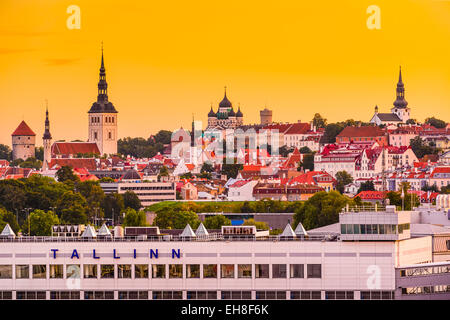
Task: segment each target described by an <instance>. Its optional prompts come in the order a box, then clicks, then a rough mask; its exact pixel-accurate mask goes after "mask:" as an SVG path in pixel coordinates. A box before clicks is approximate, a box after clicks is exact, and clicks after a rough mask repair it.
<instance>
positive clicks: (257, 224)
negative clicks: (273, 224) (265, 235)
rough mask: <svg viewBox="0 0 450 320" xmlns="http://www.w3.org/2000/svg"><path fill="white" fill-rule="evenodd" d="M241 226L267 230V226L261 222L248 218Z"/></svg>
mask: <svg viewBox="0 0 450 320" xmlns="http://www.w3.org/2000/svg"><path fill="white" fill-rule="evenodd" d="M242 225H243V226H255V227H256V229H257V230H269V225H268V224H267V223H265V222H263V221H255V219H253V218H250V219H247V220H245V221H244V223H243V224H242Z"/></svg>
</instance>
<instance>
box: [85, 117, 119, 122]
mask: <svg viewBox="0 0 450 320" xmlns="http://www.w3.org/2000/svg"><path fill="white" fill-rule="evenodd" d="M100 122H101V117H91V123H100ZM105 123H114V117H105Z"/></svg>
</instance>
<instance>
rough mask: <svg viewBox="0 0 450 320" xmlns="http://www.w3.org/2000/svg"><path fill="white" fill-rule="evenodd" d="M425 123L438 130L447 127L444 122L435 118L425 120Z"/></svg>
mask: <svg viewBox="0 0 450 320" xmlns="http://www.w3.org/2000/svg"><path fill="white" fill-rule="evenodd" d="M425 123H426V124H429V125H430V126H433V127H435V128H438V129H442V128H445V127H446V126H447V123H446V122H445V121H444V120H440V119H437V118H435V117H431V118H426V119H425Z"/></svg>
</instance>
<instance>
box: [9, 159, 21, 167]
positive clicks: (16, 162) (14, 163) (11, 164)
mask: <svg viewBox="0 0 450 320" xmlns="http://www.w3.org/2000/svg"><path fill="white" fill-rule="evenodd" d="M22 162H24V160H23V159H22V158H18V159H16V160H13V161H11V162H10V163H9V166H10V167H18V166H19V165H20V164H21V163H22Z"/></svg>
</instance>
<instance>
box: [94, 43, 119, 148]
mask: <svg viewBox="0 0 450 320" xmlns="http://www.w3.org/2000/svg"><path fill="white" fill-rule="evenodd" d="M88 114H89V133H88V141H89V142H96V143H97V145H98V148H99V150H100V154H102V155H104V154H108V155H110V154H116V153H117V114H118V112H117V110H116V108H114V105H113V104H112V103H111V102H109V101H108V84H107V83H106V72H105V65H104V62H103V52H102V62H101V67H100V80H99V82H98V96H97V101H96V102H94V103H93V104H92V107H91V109H90V110H89V112H88Z"/></svg>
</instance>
